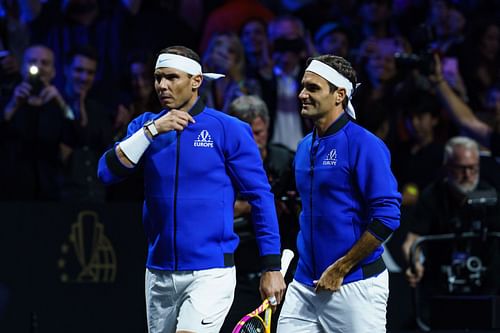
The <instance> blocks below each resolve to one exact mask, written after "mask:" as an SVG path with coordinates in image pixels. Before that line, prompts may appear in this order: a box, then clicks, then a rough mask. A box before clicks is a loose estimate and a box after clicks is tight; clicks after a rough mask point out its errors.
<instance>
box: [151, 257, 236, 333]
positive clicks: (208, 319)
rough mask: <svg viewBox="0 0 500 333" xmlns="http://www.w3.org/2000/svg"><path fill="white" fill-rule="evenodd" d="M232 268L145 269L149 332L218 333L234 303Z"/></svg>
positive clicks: (233, 272)
mask: <svg viewBox="0 0 500 333" xmlns="http://www.w3.org/2000/svg"><path fill="white" fill-rule="evenodd" d="M235 286H236V270H235V268H234V267H228V268H213V269H206V270H200V271H178V272H170V271H159V270H150V269H146V314H147V321H148V332H149V333H174V332H176V331H181V330H185V331H191V332H197V333H218V332H219V330H220V328H221V327H222V324H223V323H224V319H225V318H226V315H227V313H228V312H229V309H230V307H231V304H232V303H233V298H234V289H235Z"/></svg>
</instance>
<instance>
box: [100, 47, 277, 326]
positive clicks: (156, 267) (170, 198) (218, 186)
mask: <svg viewBox="0 0 500 333" xmlns="http://www.w3.org/2000/svg"><path fill="white" fill-rule="evenodd" d="M220 76H221V75H219V74H214V73H202V69H201V65H200V58H199V56H198V55H197V54H196V53H195V52H194V51H192V50H191V49H189V48H186V47H184V46H171V47H168V48H166V49H163V50H162V51H160V53H159V55H158V58H157V62H156V68H155V72H154V78H155V83H154V85H155V89H156V92H157V94H158V98H159V100H160V102H161V104H162V106H163V107H164V109H163V110H162V111H161V112H159V113H158V114H154V113H144V114H142V115H140V116H138V117H137V118H136V119H134V120H132V121H131V123H130V124H129V126H128V130H127V135H126V137H125V138H124V139H123V140H122V141H120V142H118V143H117V144H116V145H115V146H114V147H113V148H112V149H110V150H109V151H107V152H106V153H105V154H104V155H103V156H102V157H101V159H100V161H99V169H98V175H99V178H100V179H101V180H102V181H103V182H104V183H106V184H109V183H114V182H117V181H119V180H121V179H123V178H125V177H127V176H128V175H129V174H131V173H132V172H134V170H135V169H136V168H137V166H138V165H140V164H142V165H143V167H144V185H145V200H144V206H143V225H144V229H145V233H146V236H147V241H148V257H147V262H146V277H145V280H146V282H145V284H146V286H145V288H146V310H147V311H146V312H147V322H148V331H149V332H150V333H159V332H161V333H174V332H177V333H180V332H197V333H216V332H219V330H220V328H221V326H222V324H223V322H224V318H225V317H226V315H227V313H228V311H229V308H230V306H231V303H232V301H233V297H234V288H235V284H236V276H235V268H234V259H233V253H234V251H235V248H236V247H237V244H238V237H237V235H236V234H235V233H234V231H233V204H234V200H235V192H236V191H239V193H240V194H241V195H242V196H244V197H245V198H246V199H247V200H248V201H249V202H250V204H251V205H252V217H253V223H254V225H255V230H256V235H257V242H258V245H259V251H260V255H261V259H262V263H263V271H264V272H263V274H262V278H261V284H260V290H261V294H262V297H263V298H267V297H272V296H274V297H275V298H276V300H277V303H279V302H281V299H282V298H283V295H284V291H285V288H286V286H285V282H284V280H283V276H282V275H281V273H280V238H279V233H278V223H277V219H276V211H275V207H274V198H273V195H272V193H271V191H270V185H269V183H268V181H267V177H266V174H265V171H264V169H263V166H262V161H261V158H260V155H259V150H258V148H257V146H256V144H255V141H254V139H253V136H252V132H251V130H250V127H249V126H248V125H247V124H246V123H243V122H241V121H239V120H237V119H236V118H233V117H230V116H228V115H226V114H224V113H222V112H220V111H217V110H214V109H211V108H208V107H206V106H205V105H204V103H203V101H202V99H200V98H199V96H198V89H199V87H200V85H201V83H202V81H203V77H206V78H208V79H216V78H218V77H220Z"/></svg>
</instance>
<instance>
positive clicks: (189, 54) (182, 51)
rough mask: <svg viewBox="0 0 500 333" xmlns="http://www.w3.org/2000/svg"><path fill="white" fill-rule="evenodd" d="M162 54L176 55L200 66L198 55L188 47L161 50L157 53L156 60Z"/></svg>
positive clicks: (171, 47)
mask: <svg viewBox="0 0 500 333" xmlns="http://www.w3.org/2000/svg"><path fill="white" fill-rule="evenodd" d="M163 53H170V54H177V55H180V56H183V57H186V58H189V59H192V60H194V61H196V62H197V63H199V64H201V59H200V56H199V55H198V53H196V52H194V51H193V50H191V49H190V48H189V47H186V46H182V45H174V46H169V47H166V48H164V49H162V50H161V51H160V52H158V54H157V55H156V57H157V58H158V56H159V55H160V54H163Z"/></svg>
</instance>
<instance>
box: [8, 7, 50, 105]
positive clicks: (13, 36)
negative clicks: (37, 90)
mask: <svg viewBox="0 0 500 333" xmlns="http://www.w3.org/2000/svg"><path fill="white" fill-rule="evenodd" d="M40 8H41V6H40V2H39V0H10V1H1V2H0V107H3V106H4V105H5V104H6V103H7V102H8V100H7V99H8V98H10V95H11V94H12V91H13V90H14V88H15V86H16V84H17V83H18V82H19V80H20V79H21V78H20V72H19V69H20V68H19V67H20V64H21V63H22V58H23V53H24V50H25V49H26V48H27V47H28V45H29V43H30V33H29V29H28V24H29V23H30V22H31V21H33V20H34V19H35V18H36V17H37V16H38V14H39V12H40Z"/></svg>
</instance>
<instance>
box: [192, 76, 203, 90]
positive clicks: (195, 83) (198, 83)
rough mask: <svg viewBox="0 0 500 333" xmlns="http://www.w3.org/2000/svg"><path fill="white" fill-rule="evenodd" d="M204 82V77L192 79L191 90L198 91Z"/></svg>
mask: <svg viewBox="0 0 500 333" xmlns="http://www.w3.org/2000/svg"><path fill="white" fill-rule="evenodd" d="M202 82H203V75H196V76H193V77H192V78H191V88H192V89H193V90H198V89H199V88H200V86H201V83H202Z"/></svg>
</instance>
